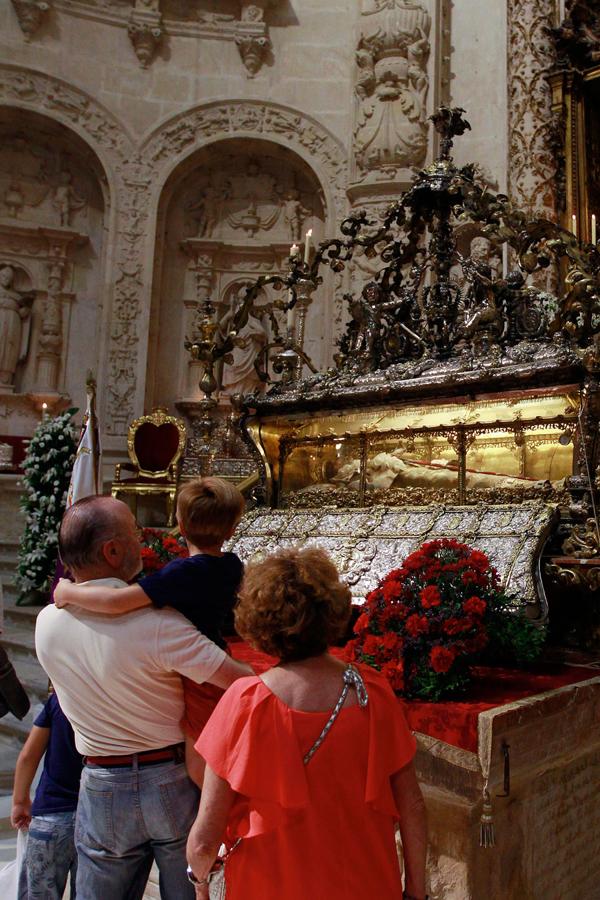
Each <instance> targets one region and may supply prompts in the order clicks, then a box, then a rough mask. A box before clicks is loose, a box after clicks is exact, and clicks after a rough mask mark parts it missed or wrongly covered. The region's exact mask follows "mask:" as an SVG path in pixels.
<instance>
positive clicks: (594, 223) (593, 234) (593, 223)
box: [592, 213, 596, 247]
mask: <svg viewBox="0 0 600 900" xmlns="http://www.w3.org/2000/svg"><path fill="white" fill-rule="evenodd" d="M592 244H593V245H594V247H595V246H596V214H595V213H592Z"/></svg>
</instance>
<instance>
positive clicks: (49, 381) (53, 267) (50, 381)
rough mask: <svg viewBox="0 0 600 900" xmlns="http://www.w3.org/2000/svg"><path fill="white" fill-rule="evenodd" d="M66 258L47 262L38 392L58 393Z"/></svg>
mask: <svg viewBox="0 0 600 900" xmlns="http://www.w3.org/2000/svg"><path fill="white" fill-rule="evenodd" d="M64 269H65V260H64V259H60V258H57V259H53V260H51V262H50V263H49V264H48V290H47V295H46V300H45V302H44V310H43V313H42V326H41V332H40V336H39V338H38V351H37V377H36V394H57V393H58V376H59V372H60V363H61V353H62V344H63V336H62V328H63V326H62V287H63V276H64Z"/></svg>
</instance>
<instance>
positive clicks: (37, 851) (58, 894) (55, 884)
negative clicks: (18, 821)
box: [19, 812, 77, 900]
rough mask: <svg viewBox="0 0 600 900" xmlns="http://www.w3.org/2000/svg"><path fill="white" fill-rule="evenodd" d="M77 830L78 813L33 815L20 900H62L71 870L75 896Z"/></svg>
mask: <svg viewBox="0 0 600 900" xmlns="http://www.w3.org/2000/svg"><path fill="white" fill-rule="evenodd" d="M74 829H75V813H74V812H59V813H47V814H46V815H41V816H34V817H33V818H32V820H31V823H30V825H29V834H28V835H27V848H26V850H25V859H24V861H23V868H22V869H21V872H20V876H19V900H62V896H63V894H64V892H65V885H66V883H67V877H68V875H69V873H71V891H70V894H71V898H74V897H75V872H76V870H77V854H76V852H75V844H74V843H73V831H74Z"/></svg>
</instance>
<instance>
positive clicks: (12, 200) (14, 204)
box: [4, 176, 25, 219]
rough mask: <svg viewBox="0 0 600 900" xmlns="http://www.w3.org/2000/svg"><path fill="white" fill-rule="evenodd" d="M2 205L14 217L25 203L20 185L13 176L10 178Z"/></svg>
mask: <svg viewBox="0 0 600 900" xmlns="http://www.w3.org/2000/svg"><path fill="white" fill-rule="evenodd" d="M4 205H5V206H6V208H7V210H8V214H9V216H11V217H12V218H15V219H16V218H17V216H18V215H19V213H20V212H21V209H22V208H23V206H24V205H25V197H24V196H23V191H22V190H21V185H20V184H19V182H18V181H17V179H16V178H15V177H14V176H13V178H11V180H10V184H9V186H8V188H7V190H6V193H5V194H4Z"/></svg>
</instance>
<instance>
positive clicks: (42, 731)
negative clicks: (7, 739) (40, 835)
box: [10, 725, 50, 828]
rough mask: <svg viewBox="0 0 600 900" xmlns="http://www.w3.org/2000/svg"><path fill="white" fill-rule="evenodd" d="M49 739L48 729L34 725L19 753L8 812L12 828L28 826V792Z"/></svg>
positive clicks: (29, 808) (29, 804) (29, 799)
mask: <svg viewBox="0 0 600 900" xmlns="http://www.w3.org/2000/svg"><path fill="white" fill-rule="evenodd" d="M49 740H50V729H49V728H40V727H39V726H38V725H34V726H33V727H32V729H31V731H30V732H29V737H28V738H27V740H26V741H25V744H24V745H23V749H22V750H21V752H20V753H19V758H18V759H17V765H16V768H15V783H14V787H13V801H12V810H11V813H10V821H11V825H12V826H13V828H28V827H29V823H30V822H31V797H30V796H29V792H30V790H31V784H32V782H33V779H34V777H35V773H36V772H37V767H38V766H39V764H40V760H41V758H42V756H43V755H44V753H45V752H46V747H47V746H48V741H49Z"/></svg>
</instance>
